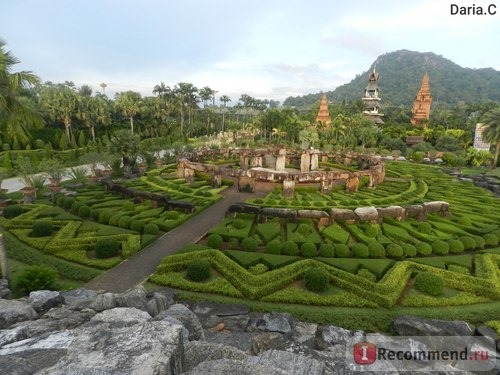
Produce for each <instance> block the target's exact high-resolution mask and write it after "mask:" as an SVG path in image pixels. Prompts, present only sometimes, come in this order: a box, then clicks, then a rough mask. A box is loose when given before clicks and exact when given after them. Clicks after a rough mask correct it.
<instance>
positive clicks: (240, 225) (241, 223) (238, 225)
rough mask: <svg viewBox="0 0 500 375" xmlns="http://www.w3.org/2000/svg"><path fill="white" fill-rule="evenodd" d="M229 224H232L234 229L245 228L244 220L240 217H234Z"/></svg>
mask: <svg viewBox="0 0 500 375" xmlns="http://www.w3.org/2000/svg"><path fill="white" fill-rule="evenodd" d="M231 225H232V226H233V228H234V229H243V228H245V222H244V221H243V220H241V219H235V220H233V222H232V223H231Z"/></svg>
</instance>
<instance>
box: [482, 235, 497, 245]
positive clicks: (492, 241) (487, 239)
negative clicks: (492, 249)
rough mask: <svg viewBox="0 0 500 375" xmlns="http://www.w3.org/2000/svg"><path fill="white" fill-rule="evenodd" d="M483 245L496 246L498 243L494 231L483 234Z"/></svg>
mask: <svg viewBox="0 0 500 375" xmlns="http://www.w3.org/2000/svg"><path fill="white" fill-rule="evenodd" d="M483 239H484V243H485V246H496V245H498V237H497V235H496V234H494V233H487V234H485V235H484V236H483Z"/></svg>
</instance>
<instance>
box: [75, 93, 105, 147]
mask: <svg viewBox="0 0 500 375" xmlns="http://www.w3.org/2000/svg"><path fill="white" fill-rule="evenodd" d="M76 117H77V118H78V119H79V120H80V121H81V122H82V123H83V124H84V125H85V126H86V127H87V128H88V129H89V130H90V135H91V137H92V141H93V142H95V127H96V125H97V124H101V125H107V124H109V123H110V121H111V118H110V110H109V103H108V100H107V99H106V97H105V96H104V95H96V96H95V97H93V96H81V95H80V96H78V110H77V113H76Z"/></svg>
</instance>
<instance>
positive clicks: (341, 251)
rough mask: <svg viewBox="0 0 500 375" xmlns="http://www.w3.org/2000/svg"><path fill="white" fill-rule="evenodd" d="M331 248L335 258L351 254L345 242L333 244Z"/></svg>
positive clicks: (346, 256)
mask: <svg viewBox="0 0 500 375" xmlns="http://www.w3.org/2000/svg"><path fill="white" fill-rule="evenodd" d="M333 248H334V250H335V257H336V258H348V257H349V256H350V255H351V250H350V249H349V246H347V245H346V244H343V243H337V244H335V245H333Z"/></svg>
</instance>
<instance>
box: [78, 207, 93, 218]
mask: <svg viewBox="0 0 500 375" xmlns="http://www.w3.org/2000/svg"><path fill="white" fill-rule="evenodd" d="M90 212H91V208H90V207H89V206H81V207H80V208H79V209H78V216H80V217H84V218H85V217H89V216H90Z"/></svg>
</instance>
